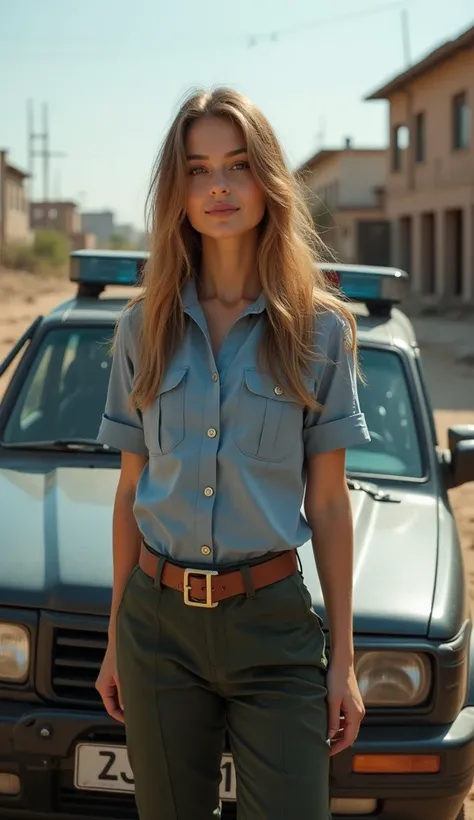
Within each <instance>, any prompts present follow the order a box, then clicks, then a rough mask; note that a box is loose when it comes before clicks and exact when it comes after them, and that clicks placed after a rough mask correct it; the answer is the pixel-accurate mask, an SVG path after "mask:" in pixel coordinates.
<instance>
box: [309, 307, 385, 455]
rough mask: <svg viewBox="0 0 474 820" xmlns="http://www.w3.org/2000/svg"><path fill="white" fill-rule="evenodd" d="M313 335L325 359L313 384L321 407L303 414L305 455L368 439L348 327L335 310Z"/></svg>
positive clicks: (329, 450) (345, 446)
mask: <svg viewBox="0 0 474 820" xmlns="http://www.w3.org/2000/svg"><path fill="white" fill-rule="evenodd" d="M317 336H318V340H317V348H318V349H319V355H320V356H321V358H322V359H323V361H324V362H325V364H324V365H323V369H322V372H321V375H320V378H319V379H318V380H317V384H316V400H317V401H318V402H319V404H321V405H322V409H321V410H320V411H314V410H309V411H308V412H307V414H306V418H305V427H304V433H303V435H304V444H305V455H306V457H309V456H312V455H316V454H318V453H327V452H331V450H339V449H346V448H348V447H354V446H356V445H358V444H364V443H366V442H368V441H370V435H369V431H368V429H367V425H366V423H365V417H364V414H363V413H362V412H361V410H360V404H359V396H358V391H357V372H356V362H355V357H354V353H353V351H352V350H351V344H350V342H351V330H350V327H349V326H348V325H347V324H346V323H345V321H344V320H343V319H342V318H340V317H339V316H337V315H336V314H335V313H331V314H327V316H325V317H324V318H322V319H321V330H320V331H319V333H318V334H317Z"/></svg>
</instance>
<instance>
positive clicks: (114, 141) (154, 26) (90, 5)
mask: <svg viewBox="0 0 474 820" xmlns="http://www.w3.org/2000/svg"><path fill="white" fill-rule="evenodd" d="M402 5H404V8H405V10H406V11H405V19H406V21H407V27H406V28H407V32H408V37H407V38H406V39H405V41H404V38H403V36H402V32H403V26H402V19H403V15H402V10H401V9H402ZM0 20H1V25H0V147H2V148H6V149H8V150H9V152H10V153H9V159H10V161H11V162H12V163H14V164H16V165H18V166H20V167H23V168H26V167H27V116H26V106H27V100H28V99H31V100H33V101H34V107H35V119H36V121H35V131H37V132H39V131H41V106H42V104H43V102H46V103H47V104H48V108H49V122H50V135H51V149H52V150H54V151H57V152H63V153H64V154H65V156H63V157H57V158H55V159H53V160H52V162H51V182H50V198H62V199H73V200H75V201H77V202H78V203H79V204H80V206H81V207H82V209H85V210H97V209H103V208H107V209H111V210H113V211H115V212H116V214H117V220H118V221H119V222H132V223H134V224H135V225H136V227H138V228H142V227H143V224H144V218H143V213H144V203H145V197H146V193H147V188H148V184H149V179H150V171H151V167H152V164H153V161H154V158H155V156H156V153H157V151H158V148H159V145H160V142H161V140H162V139H163V137H164V135H165V133H166V130H167V128H168V126H169V124H170V122H171V119H172V117H173V114H174V113H175V112H176V110H177V107H178V105H179V102H180V100H181V99H182V97H183V95H184V94H185V93H186V92H187V91H188V90H189V89H190V88H193V87H196V86H199V87H205V88H209V87H212V86H215V85H221V84H223V85H230V86H232V87H234V88H236V89H238V90H239V91H241V92H243V93H244V94H246V95H247V96H249V97H250V98H251V99H253V101H254V102H255V103H256V104H257V105H259V106H260V108H261V109H262V110H263V111H264V113H265V114H266V116H267V117H268V118H269V119H270V122H271V123H272V125H273V127H274V128H275V130H276V133H277V135H278V137H279V139H280V140H281V142H282V145H283V148H284V151H285V153H286V156H287V158H288V162H289V164H290V166H291V167H296V166H297V165H299V164H300V163H301V162H303V161H304V160H305V159H306V158H307V157H309V156H311V155H312V154H314V153H315V152H316V151H317V150H318V149H320V148H321V147H326V148H327V147H331V148H332V147H336V148H337V147H342V146H343V143H344V139H345V137H351V138H352V140H353V143H354V146H355V147H357V146H359V147H365V146H384V145H385V144H386V141H387V133H388V119H387V104H386V103H385V102H364V97H365V96H366V95H367V94H368V93H370V91H372V90H374V89H375V88H377V87H379V86H381V85H382V84H383V83H384V82H385V81H386V80H387V79H390V78H391V77H392V76H394V75H396V74H398V73H399V72H400V71H403V70H404V68H405V67H406V65H407V60H409V61H411V62H412V63H413V62H416V61H417V60H418V59H420V58H421V57H423V56H424V55H425V54H426V53H427V52H429V51H431V50H432V49H433V48H436V47H437V46H438V45H440V44H441V43H442V42H444V41H445V40H447V39H451V38H452V37H456V36H457V35H458V34H460V33H461V32H462V31H463V30H464V29H466V28H468V27H469V26H471V25H473V24H474V0H449V2H446V0H406V3H404V4H402V3H396V2H390V0H331V3H325V4H323V3H321V2H318V0H316V2H315V0H289V2H288V0H239V3H234V4H232V3H222V2H217V0H171V2H170V0H167V2H165V0H134V2H131V1H130V0H80V2H74V3H73V2H71V0H69V2H67V1H66V2H65V0H40V1H39V0H0ZM404 42H405V47H404ZM252 43H253V44H252ZM37 147H39V143H37ZM33 194H34V196H35V197H36V198H40V197H41V195H42V177H41V165H40V161H39V160H36V168H35V175H34V179H33Z"/></svg>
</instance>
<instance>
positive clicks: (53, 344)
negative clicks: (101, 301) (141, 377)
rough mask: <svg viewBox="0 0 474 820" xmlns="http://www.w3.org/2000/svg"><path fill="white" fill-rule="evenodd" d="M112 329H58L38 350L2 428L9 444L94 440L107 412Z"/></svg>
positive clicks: (50, 334)
mask: <svg viewBox="0 0 474 820" xmlns="http://www.w3.org/2000/svg"><path fill="white" fill-rule="evenodd" d="M112 333H113V328H106V327H93V328H58V329H54V330H50V331H49V333H48V334H47V335H46V336H45V338H44V340H43V342H42V344H41V345H40V347H39V349H38V351H37V354H36V357H35V359H34V360H33V363H32V366H31V368H30V371H29V373H28V376H27V378H26V379H25V382H24V384H23V386H22V388H21V390H20V393H19V395H18V399H17V401H16V404H15V406H14V408H13V410H12V413H11V415H10V418H9V420H8V422H7V424H6V427H5V431H4V435H3V440H4V441H5V443H7V444H14V443H27V442H29V441H51V440H53V441H54V440H56V439H76V438H87V439H91V438H95V437H96V436H97V433H98V431H99V425H100V421H101V417H102V413H103V410H104V407H105V400H106V395H107V386H108V381H109V373H110V365H111V358H110V342H111V338H112Z"/></svg>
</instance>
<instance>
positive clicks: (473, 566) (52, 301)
mask: <svg viewBox="0 0 474 820" xmlns="http://www.w3.org/2000/svg"><path fill="white" fill-rule="evenodd" d="M73 293H74V286H73V285H71V284H70V283H69V282H67V281H65V280H63V279H37V278H35V277H33V276H31V275H30V274H26V273H25V274H23V273H12V272H7V271H2V270H0V362H1V361H2V359H3V358H4V356H5V355H6V354H7V353H8V351H9V350H10V348H11V347H12V346H13V344H14V343H15V341H16V340H17V339H18V338H19V336H20V335H21V334H22V333H23V332H24V331H25V330H26V328H27V327H28V325H29V324H30V323H31V322H32V321H33V320H34V319H35V318H36V316H38V314H43V313H46V312H47V311H49V310H50V309H51V308H52V307H54V305H56V304H58V302H61V301H63V300H65V299H67V298H69V297H70V296H71V295H72V294H73ZM413 323H414V325H415V329H416V333H417V337H418V340H419V344H420V347H421V350H422V353H423V357H424V366H425V374H426V378H427V382H428V388H429V391H430V394H431V397H432V401H433V405H434V407H435V413H436V424H437V428H438V435H439V439H440V445H441V446H445V445H446V431H447V428H448V427H449V426H451V425H453V424H465V423H470V424H474V316H473V317H471V318H470V319H468V318H466V317H464V318H451V319H448V318H444V317H419V318H415V319H413ZM8 375H9V374H8V372H7V374H6V375H5V376H4V377H3V378H2V379H0V396H1V395H2V393H3V390H4V389H5V385H6V381H7V378H8ZM451 503H452V505H453V509H454V512H455V515H456V519H457V523H458V527H459V531H460V534H461V538H462V543H463V548H464V557H465V566H466V575H467V579H468V582H469V586H470V591H471V596H472V599H473V600H474V483H473V484H468V485H465V486H464V487H460V488H458V489H456V490H453V491H452V492H451ZM466 812H467V814H466V820H474V791H473V793H472V794H471V799H470V800H468V801H467V804H466Z"/></svg>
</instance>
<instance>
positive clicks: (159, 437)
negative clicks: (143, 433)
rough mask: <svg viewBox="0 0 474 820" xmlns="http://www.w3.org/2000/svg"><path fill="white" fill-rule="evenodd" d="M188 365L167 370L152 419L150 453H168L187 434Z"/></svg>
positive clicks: (152, 412)
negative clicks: (185, 410)
mask: <svg viewBox="0 0 474 820" xmlns="http://www.w3.org/2000/svg"><path fill="white" fill-rule="evenodd" d="M187 372H188V369H187V367H183V368H176V369H171V370H167V371H166V373H165V375H164V376H163V379H162V380H161V384H160V389H159V392H158V396H157V399H156V402H155V404H154V407H153V409H152V411H151V415H152V418H151V419H150V427H151V435H150V447H149V450H150V453H153V454H154V455H157V454H158V455H166V454H167V453H170V452H171V450H174V448H175V447H177V446H178V444H180V443H181V442H182V440H183V438H184V434H185V423H184V400H185V387H186V373H187Z"/></svg>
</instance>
